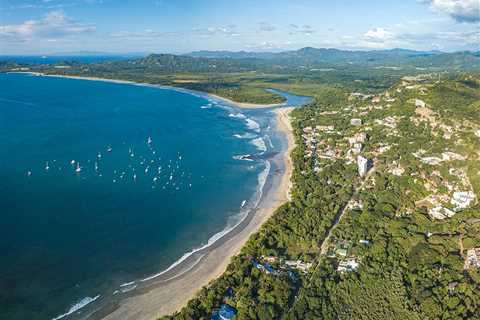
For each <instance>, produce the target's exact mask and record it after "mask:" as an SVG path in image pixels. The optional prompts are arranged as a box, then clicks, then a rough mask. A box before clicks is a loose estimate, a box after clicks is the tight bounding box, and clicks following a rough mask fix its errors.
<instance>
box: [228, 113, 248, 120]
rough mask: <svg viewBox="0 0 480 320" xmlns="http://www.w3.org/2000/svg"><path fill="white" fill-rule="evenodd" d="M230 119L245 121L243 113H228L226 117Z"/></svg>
mask: <svg viewBox="0 0 480 320" xmlns="http://www.w3.org/2000/svg"><path fill="white" fill-rule="evenodd" d="M228 116H229V117H230V118H238V119H245V118H246V117H245V115H244V114H243V113H230V114H229V115H228Z"/></svg>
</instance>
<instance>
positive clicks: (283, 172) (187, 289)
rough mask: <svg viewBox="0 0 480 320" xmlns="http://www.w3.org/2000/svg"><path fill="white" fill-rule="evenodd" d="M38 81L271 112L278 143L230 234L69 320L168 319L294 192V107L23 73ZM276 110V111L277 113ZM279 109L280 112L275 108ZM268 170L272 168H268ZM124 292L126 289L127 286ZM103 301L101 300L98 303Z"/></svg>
mask: <svg viewBox="0 0 480 320" xmlns="http://www.w3.org/2000/svg"><path fill="white" fill-rule="evenodd" d="M22 73H29V74H34V75H37V76H47V77H59V78H72V79H79V80H90V81H104V82H112V83H119V84H130V85H139V86H151V87H154V88H165V89H173V90H177V91H181V92H185V93H189V94H194V95H199V96H201V97H204V98H207V99H209V98H210V99H212V100H219V101H221V102H226V103H227V104H228V105H230V106H232V107H238V108H243V109H250V110H255V109H256V110H259V109H271V110H268V111H267V112H272V113H273V114H274V119H272V121H274V122H273V125H274V127H275V130H274V132H275V133H274V134H275V136H277V138H279V142H281V144H280V148H279V152H278V153H277V154H275V155H274V156H273V157H272V158H271V159H269V160H267V162H269V163H270V162H271V163H273V164H272V165H271V169H270V173H269V174H268V175H267V183H266V184H265V185H264V186H263V189H264V190H263V194H261V195H260V198H259V200H258V203H257V204H256V205H255V206H254V207H253V208H252V209H251V210H250V212H249V213H248V214H247V216H246V217H245V218H244V219H243V220H242V221H240V222H239V223H238V224H237V225H236V226H234V227H233V228H232V229H230V231H229V232H228V233H226V234H224V235H222V236H220V237H219V238H217V239H215V241H214V242H213V243H212V244H211V245H210V244H209V245H208V246H205V247H201V248H199V249H198V250H197V251H195V252H192V253H190V254H189V256H188V257H186V258H185V259H183V257H182V258H181V259H180V261H178V264H177V263H176V264H174V265H172V266H170V267H169V268H167V269H165V270H163V271H161V272H160V273H158V274H156V275H153V276H151V277H148V278H145V279H140V280H137V281H135V287H134V288H132V290H133V289H135V290H133V291H131V292H130V290H128V291H125V292H123V293H121V294H120V295H119V296H118V297H114V298H113V299H107V300H106V301H104V303H103V304H101V305H97V306H91V308H88V307H87V308H85V309H83V310H82V311H83V312H82V313H80V314H76V315H75V314H72V316H71V318H72V319H95V320H96V319H103V320H113V319H126V320H134V319H135V320H137V319H140V320H141V319H145V320H147V319H156V318H158V317H160V316H163V315H169V314H172V313H174V312H176V311H179V310H180V309H181V308H183V307H184V306H185V305H186V304H187V302H188V301H189V300H190V299H192V298H193V297H195V295H196V294H197V293H198V292H199V291H200V290H201V289H202V288H203V287H204V286H206V285H208V284H209V283H210V282H211V281H213V280H215V279H217V278H218V277H219V276H221V275H222V274H223V272H224V271H225V270H226V268H227V266H228V264H229V263H230V260H231V258H232V257H233V256H235V255H237V254H238V253H239V252H240V250H241V249H242V248H243V246H244V245H245V243H246V242H247V240H248V239H249V238H250V236H251V235H252V234H254V233H256V232H257V231H258V230H259V229H260V227H261V226H262V225H263V224H264V223H265V222H266V221H267V220H268V219H269V218H270V217H271V216H272V214H273V213H274V212H275V211H276V210H277V208H278V207H280V206H281V205H283V204H284V203H285V202H287V201H289V200H290V190H291V187H292V182H291V175H292V171H293V164H292V161H291V158H290V154H291V152H292V150H293V148H294V147H295V142H294V137H293V129H292V126H291V123H290V120H289V113H290V112H291V111H292V110H293V109H294V108H295V107H283V106H284V105H285V104H284V103H282V104H273V105H252V104H240V105H239V104H238V103H237V102H234V101H231V100H229V99H225V98H222V97H219V96H216V95H212V94H209V93H206V92H201V91H194V90H189V89H184V88H178V87H170V86H163V85H154V84H148V83H138V82H133V81H126V80H114V79H104V78H96V77H80V76H63V75H46V74H41V73H32V72H22ZM275 107H277V108H275ZM278 107H281V108H278ZM269 166H270V164H269ZM125 285H126V286H125V289H128V288H129V287H128V284H125ZM137 285H138V287H137ZM102 300H103V299H102Z"/></svg>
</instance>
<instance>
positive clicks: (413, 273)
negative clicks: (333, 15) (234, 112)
mask: <svg viewBox="0 0 480 320" xmlns="http://www.w3.org/2000/svg"><path fill="white" fill-rule="evenodd" d="M350 93H351V92H348V91H346V90H345V88H343V87H342V86H329V87H323V88H322V89H320V90H317V91H316V94H315V100H314V102H312V103H311V104H310V105H307V106H304V107H301V108H297V109H296V110H294V111H293V115H292V121H293V125H294V128H295V137H296V142H297V147H296V149H295V150H294V151H293V153H292V155H291V156H292V158H293V161H294V165H295V169H294V174H293V182H294V188H293V199H292V201H291V202H289V203H286V204H284V205H283V206H282V207H280V208H279V209H278V210H277V211H276V213H275V214H274V216H273V217H271V218H270V219H269V221H268V222H267V223H266V224H265V225H263V226H262V228H261V230H260V231H259V232H258V233H256V234H255V235H253V236H252V237H251V238H250V240H249V241H248V243H247V245H246V246H245V247H244V248H243V250H242V251H241V253H240V254H239V255H237V256H235V257H234V258H233V259H232V261H231V263H230V264H229V266H228V268H227V270H226V272H225V273H224V274H223V275H222V276H221V277H220V278H219V279H217V280H215V281H213V282H212V283H210V284H209V285H208V286H207V287H205V288H203V289H202V290H201V291H200V292H199V294H198V295H197V297H196V298H195V299H193V300H191V301H190V302H189V303H188V305H187V306H186V307H184V308H183V309H182V310H181V311H180V312H178V313H176V314H174V315H172V316H168V317H164V318H163V319H164V320H166V319H210V317H211V315H212V313H214V312H215V310H218V308H220V306H221V305H222V304H228V305H230V306H232V307H234V308H235V309H236V310H237V312H238V313H237V315H236V319H258V320H260V319H262V320H263V319H480V302H479V301H480V300H479V297H480V296H479V292H480V291H479V283H480V273H479V269H478V267H479V266H478V265H469V266H468V265H467V263H466V261H467V260H468V259H467V256H468V254H467V252H472V250H471V249H475V248H478V247H480V233H479V231H480V206H479V202H478V196H479V195H480V175H479V174H478V173H479V172H480V161H479V159H480V153H479V150H480V131H477V130H479V129H480V116H479V115H480V104H479V101H480V78H479V77H478V76H474V75H468V74H461V75H455V76H449V77H444V78H443V79H440V80H439V79H438V77H435V76H432V77H423V78H422V77H415V78H413V79H412V77H406V78H403V79H399V80H398V81H397V82H396V83H395V84H394V85H393V86H392V87H390V88H388V90H384V91H382V92H378V91H377V93H376V94H375V95H370V96H369V97H366V98H365V97H363V98H362V97H360V98H359V97H357V96H352V95H351V94H350ZM415 99H418V100H421V101H422V102H424V103H425V107H419V106H416V102H415ZM422 108H424V109H422ZM426 110H427V111H428V112H427V114H428V117H425V116H424V115H423V114H422V112H423V111H426ZM424 113H425V112H424ZM352 118H360V119H361V120H362V125H361V126H352V125H351V123H350V119H352ZM316 126H319V127H316ZM325 126H334V129H333V130H332V129H331V128H330V129H328V130H324V127H325ZM308 128H318V130H317V133H316V134H317V138H316V140H317V141H319V142H318V143H317V145H316V150H315V152H314V155H312V156H309V157H306V154H308V153H309V152H308V150H307V149H308V148H309V143H311V142H308V141H309V140H308V137H307V138H305V136H307V135H308V134H307V133H309V132H310V129H308ZM322 130H323V131H322ZM306 132H307V133H306ZM362 132H364V133H366V138H365V139H364V141H363V146H362V151H361V154H362V155H363V156H364V157H366V158H368V159H371V161H372V169H371V170H370V175H369V176H367V177H365V178H360V177H359V175H358V173H357V166H356V163H355V161H353V162H352V161H349V159H350V158H352V156H351V155H350V154H349V150H348V148H349V142H348V138H349V137H355V136H358V134H359V133H362ZM306 141H307V142H306ZM326 150H335V151H336V152H335V156H334V157H333V158H332V157H331V158H325V157H321V155H323V154H326V153H325V151H326ZM419 150H423V151H422V152H423V153H422V152H419ZM445 150H448V152H451V153H452V154H459V155H462V158H455V157H454V159H453V160H452V159H450V158H449V159H450V160H444V161H441V162H440V163H437V164H434V165H432V164H427V163H424V162H423V161H426V160H425V159H427V157H424V158H421V157H420V156H419V153H422V154H424V155H425V156H427V155H431V156H432V157H435V156H437V157H440V156H439V155H440V154H442V152H445ZM315 154H316V155H317V156H315ZM447 155H449V153H447ZM353 159H354V157H353ZM456 190H462V191H463V190H470V191H471V192H473V193H474V195H475V197H476V198H475V200H474V201H472V202H471V203H470V204H469V206H468V207H465V208H463V209H462V210H459V211H456V214H455V215H454V216H452V217H448V218H445V219H437V218H434V217H432V216H431V215H430V214H429V210H431V208H428V206H427V207H424V206H422V205H421V202H420V201H421V200H422V199H424V198H426V197H427V198H428V197H429V196H431V195H432V194H436V195H438V196H439V197H440V196H441V195H448V196H451V195H452V192H453V193H454V192H455V191H456ZM352 200H353V201H352ZM442 205H444V206H445V207H449V208H451V207H452V205H451V204H450V203H449V202H448V201H446V202H445V203H442ZM345 207H346V208H345ZM342 210H344V214H343V216H342V218H341V219H340V220H339V221H338V223H336V222H337V221H336V217H337V215H338V213H339V212H343V211H342ZM452 210H453V209H452ZM327 233H330V236H329V237H328V239H327ZM322 247H325V248H326V250H325V252H322ZM292 260H293V261H296V260H300V261H302V262H303V263H305V264H308V265H309V268H308V270H307V271H306V272H303V271H302V270H300V269H298V268H295V267H289V266H287V261H292ZM267 261H268V263H267ZM258 263H263V264H264V265H268V267H269V268H271V269H273V270H274V271H273V272H267V271H268V268H267V269H263V268H258V267H257V266H258ZM349 263H350V265H349Z"/></svg>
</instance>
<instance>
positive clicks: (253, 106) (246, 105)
mask: <svg viewBox="0 0 480 320" xmlns="http://www.w3.org/2000/svg"><path fill="white" fill-rule="evenodd" d="M15 73H28V74H32V75H35V76H43V77H56V78H69V79H79V80H91V81H104V82H112V83H122V84H135V85H145V86H154V87H160V88H166V89H174V90H175V89H176V90H181V91H186V92H195V93H201V94H204V95H206V96H210V97H212V98H214V99H215V100H219V101H223V102H226V103H228V104H230V105H234V106H235V107H238V108H243V109H266V108H273V107H281V106H282V105H283V103H272V104H255V103H245V102H236V101H233V100H230V99H228V98H224V97H221V96H218V95H216V94H213V93H208V92H203V91H194V90H189V89H185V88H182V87H174V86H166V85H155V84H151V83H142V82H134V81H129V80H115V79H107V78H98V77H84V76H69V75H57V74H44V73H40V72H28V71H18V72H15Z"/></svg>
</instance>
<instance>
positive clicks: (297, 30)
mask: <svg viewBox="0 0 480 320" xmlns="http://www.w3.org/2000/svg"><path fill="white" fill-rule="evenodd" d="M290 28H291V30H290V32H289V34H290V35H304V36H311V35H312V34H314V33H315V30H314V29H313V28H312V26H310V25H308V24H305V25H303V26H301V27H300V26H298V25H296V24H290Z"/></svg>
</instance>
